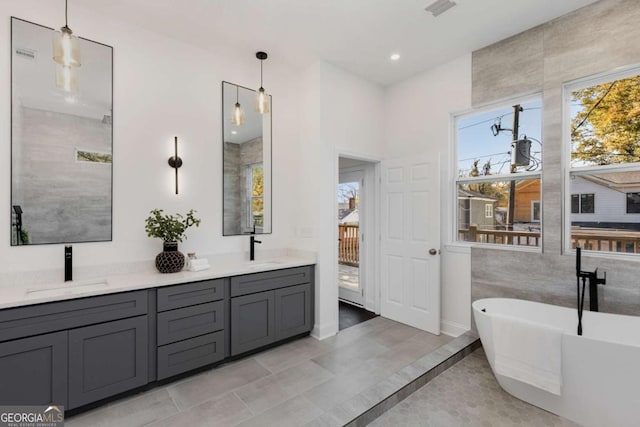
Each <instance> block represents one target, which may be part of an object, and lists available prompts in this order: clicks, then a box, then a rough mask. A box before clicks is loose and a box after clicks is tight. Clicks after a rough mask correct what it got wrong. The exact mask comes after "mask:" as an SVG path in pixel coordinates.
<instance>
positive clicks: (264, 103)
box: [256, 52, 269, 114]
mask: <svg viewBox="0 0 640 427" xmlns="http://www.w3.org/2000/svg"><path fill="white" fill-rule="evenodd" d="M256 58H258V59H259V60H260V89H258V96H257V97H256V111H257V112H258V113H260V114H266V113H268V112H269V95H267V94H266V92H265V91H264V88H263V87H262V63H263V62H264V60H265V59H267V58H268V56H267V54H266V53H265V52H256Z"/></svg>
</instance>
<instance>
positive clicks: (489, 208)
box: [484, 203, 493, 218]
mask: <svg viewBox="0 0 640 427" xmlns="http://www.w3.org/2000/svg"><path fill="white" fill-rule="evenodd" d="M487 212H489V214H488V215H487ZM484 217H485V218H493V205H492V204H491V203H485V204H484Z"/></svg>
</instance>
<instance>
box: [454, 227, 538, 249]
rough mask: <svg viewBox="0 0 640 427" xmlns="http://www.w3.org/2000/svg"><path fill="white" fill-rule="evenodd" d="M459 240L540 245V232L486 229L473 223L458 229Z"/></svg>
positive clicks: (497, 243)
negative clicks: (465, 227)
mask: <svg viewBox="0 0 640 427" xmlns="http://www.w3.org/2000/svg"><path fill="white" fill-rule="evenodd" d="M458 240H459V241H463V242H476V243H493V244H496V245H515V246H540V232H539V231H537V232H536V231H504V230H485V229H481V228H478V226H476V225H473V224H471V225H470V226H469V228H468V229H462V228H461V229H458Z"/></svg>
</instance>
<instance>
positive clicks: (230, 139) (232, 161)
mask: <svg viewBox="0 0 640 427" xmlns="http://www.w3.org/2000/svg"><path fill="white" fill-rule="evenodd" d="M255 100H256V91H255V90H253V89H249V88H246V87H242V86H238V85H236V84H233V83H229V82H222V124H223V126H222V141H223V150H222V159H223V165H224V168H223V170H224V172H223V179H222V181H223V201H222V206H223V219H222V234H223V235H224V236H235V235H239V234H250V233H254V232H255V234H269V233H271V113H267V114H260V113H258V112H256V111H255V109H254V104H255ZM237 104H239V108H240V110H239V111H236V105H237Z"/></svg>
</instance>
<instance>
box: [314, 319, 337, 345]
mask: <svg viewBox="0 0 640 427" xmlns="http://www.w3.org/2000/svg"><path fill="white" fill-rule="evenodd" d="M337 333H338V325H337V324H336V323H335V322H332V323H329V324H327V325H318V324H315V325H314V326H313V330H312V331H311V336H312V337H314V338H315V339H317V340H320V341H322V340H324V339H327V338H330V337H332V336H334V335H335V334H337Z"/></svg>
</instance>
